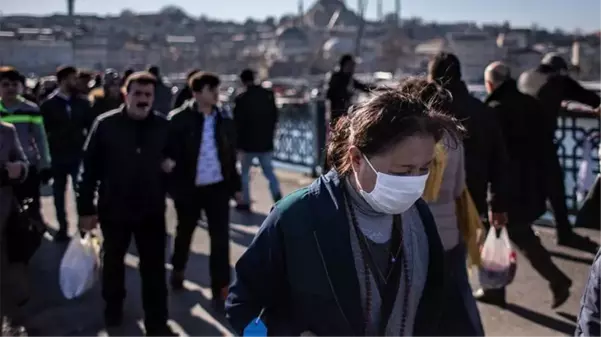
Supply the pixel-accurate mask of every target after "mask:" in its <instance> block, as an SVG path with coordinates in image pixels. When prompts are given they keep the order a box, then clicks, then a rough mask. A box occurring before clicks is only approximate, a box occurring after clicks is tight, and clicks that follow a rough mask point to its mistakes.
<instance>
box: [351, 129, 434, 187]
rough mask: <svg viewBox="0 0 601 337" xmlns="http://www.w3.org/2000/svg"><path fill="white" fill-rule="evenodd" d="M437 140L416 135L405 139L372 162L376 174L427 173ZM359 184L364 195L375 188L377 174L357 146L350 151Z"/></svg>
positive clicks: (416, 174) (374, 157)
mask: <svg viewBox="0 0 601 337" xmlns="http://www.w3.org/2000/svg"><path fill="white" fill-rule="evenodd" d="M435 145H436V142H435V141H434V137H432V136H429V135H415V136H411V137H409V138H406V139H404V140H403V141H401V142H400V143H398V144H397V145H395V146H394V147H392V148H391V149H390V150H388V151H387V152H385V153H382V154H378V155H375V156H372V157H370V158H368V159H369V161H370V162H371V164H372V165H373V167H374V168H375V170H376V171H377V172H381V173H384V174H390V175H396V176H420V175H424V174H426V173H428V169H429V167H430V163H431V162H432V160H433V159H434V147H435ZM349 151H350V155H351V161H352V168H353V172H354V175H355V179H356V180H357V184H358V185H359V186H358V187H360V188H361V189H362V190H364V191H365V192H368V193H369V192H371V191H373V190H374V187H375V186H376V178H377V175H376V172H374V170H373V169H372V168H371V166H369V164H368V163H367V161H366V160H365V158H364V157H363V154H362V153H361V151H359V149H358V148H357V147H354V146H353V147H351V148H350V149H349Z"/></svg>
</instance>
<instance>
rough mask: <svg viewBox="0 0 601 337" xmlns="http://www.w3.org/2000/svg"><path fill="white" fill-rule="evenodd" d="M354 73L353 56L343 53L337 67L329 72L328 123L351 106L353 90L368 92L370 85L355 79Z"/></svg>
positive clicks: (335, 119) (343, 113)
mask: <svg viewBox="0 0 601 337" xmlns="http://www.w3.org/2000/svg"><path fill="white" fill-rule="evenodd" d="M354 74H355V58H354V57H353V56H352V55H349V54H347V55H343V56H342V57H341V58H340V61H339V63H338V69H337V70H336V71H334V72H332V73H331V74H329V79H328V84H327V91H326V98H327V99H328V101H329V102H330V124H331V125H334V124H335V123H336V121H337V120H338V118H340V116H344V115H346V113H347V110H348V108H349V107H350V106H351V103H352V102H351V99H352V98H353V91H354V90H355V89H356V90H361V91H363V92H368V91H369V90H370V88H371V87H370V86H368V85H366V84H363V83H361V82H359V81H357V80H356V79H355V78H354V77H353V76H354Z"/></svg>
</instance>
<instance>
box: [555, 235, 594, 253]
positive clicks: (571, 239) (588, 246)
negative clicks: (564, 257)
mask: <svg viewBox="0 0 601 337" xmlns="http://www.w3.org/2000/svg"><path fill="white" fill-rule="evenodd" d="M557 244H558V245H560V246H565V247H570V248H574V249H578V250H580V251H583V252H588V253H591V254H597V251H598V250H599V245H598V244H597V243H596V242H594V241H593V240H591V239H589V238H588V237H585V236H581V235H578V234H576V233H572V232H571V233H569V234H562V235H558V236H557Z"/></svg>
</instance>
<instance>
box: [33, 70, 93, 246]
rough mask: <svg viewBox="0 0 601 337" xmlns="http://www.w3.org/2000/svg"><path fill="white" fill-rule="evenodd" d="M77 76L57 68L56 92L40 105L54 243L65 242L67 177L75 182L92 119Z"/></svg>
mask: <svg viewBox="0 0 601 337" xmlns="http://www.w3.org/2000/svg"><path fill="white" fill-rule="evenodd" d="M77 75H78V72H77V69H75V68H74V67H70V66H67V67H61V68H59V69H58V71H57V72H56V78H57V81H58V89H57V90H55V91H54V92H53V93H52V94H50V96H48V98H47V99H46V100H45V101H44V102H43V103H42V105H41V106H40V111H41V112H42V115H43V117H44V127H45V128H46V135H47V136H48V145H49V147H50V157H51V158H52V178H53V180H54V181H53V183H52V190H53V196H54V207H55V209H56V218H57V220H58V223H59V226H60V229H59V231H58V232H57V233H56V236H55V238H54V239H55V240H56V241H64V240H67V239H68V236H67V232H68V229H69V224H68V221H67V219H68V217H67V215H66V210H65V193H66V189H67V182H68V177H69V176H70V177H71V181H72V182H73V181H76V180H77V174H78V170H79V164H80V162H81V157H82V149H83V145H84V142H85V140H86V135H87V134H88V132H89V130H90V127H91V126H92V122H93V121H94V117H95V116H93V115H92V112H91V108H90V102H89V101H88V100H87V99H85V98H82V97H81V95H80V94H79V92H78V90H77Z"/></svg>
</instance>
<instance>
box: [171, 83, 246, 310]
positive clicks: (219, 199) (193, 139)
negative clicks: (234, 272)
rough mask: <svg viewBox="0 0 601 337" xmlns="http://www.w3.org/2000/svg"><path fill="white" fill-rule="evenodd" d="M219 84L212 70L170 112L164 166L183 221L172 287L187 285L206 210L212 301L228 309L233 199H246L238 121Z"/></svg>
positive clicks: (174, 258)
mask: <svg viewBox="0 0 601 337" xmlns="http://www.w3.org/2000/svg"><path fill="white" fill-rule="evenodd" d="M219 84H220V80H219V77H217V76H216V75H214V74H210V73H197V74H196V75H194V76H192V78H191V79H190V81H189V85H190V88H191V89H192V92H193V95H194V98H193V99H191V100H188V101H187V102H186V103H184V105H182V106H181V107H180V108H178V109H176V110H173V111H172V112H171V113H170V114H169V136H168V142H167V147H166V150H165V157H166V158H167V159H166V160H165V163H164V169H165V170H166V171H167V172H171V182H170V184H171V186H170V190H169V192H170V194H171V196H172V197H173V201H174V204H175V209H176V212H177V219H178V224H177V234H176V237H175V242H174V247H173V256H172V259H171V263H172V265H173V272H172V273H171V286H172V288H173V289H174V290H178V289H182V288H183V281H184V277H185V275H184V272H185V269H186V264H187V261H188V255H189V253H190V243H191V242H192V236H193V234H194V230H195V229H196V227H197V223H198V220H199V218H200V215H201V211H202V210H204V212H205V214H206V217H207V225H208V230H209V236H210V237H211V253H210V257H209V270H210V273H211V290H212V292H213V299H212V304H213V307H214V308H215V309H216V310H217V311H223V310H224V303H225V298H226V297H227V291H228V286H229V284H230V260H229V256H230V250H229V212H230V207H229V201H230V199H231V198H232V197H233V196H235V197H236V199H237V201H240V195H241V193H240V188H241V186H240V174H239V173H238V171H237V169H236V140H235V133H236V132H235V126H234V121H233V118H232V115H231V113H230V112H229V110H227V109H225V108H223V107H220V106H219Z"/></svg>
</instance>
